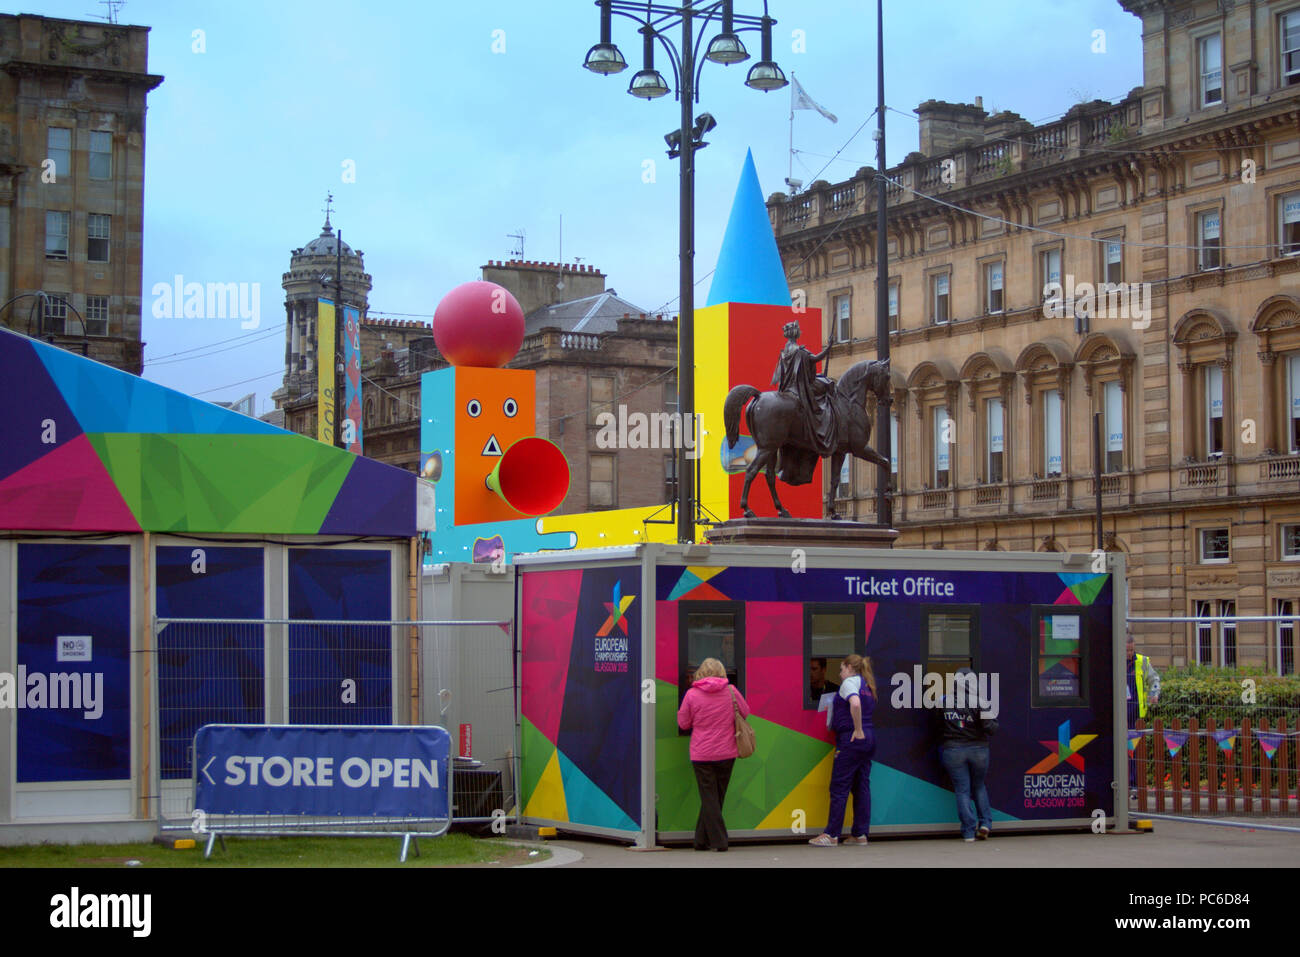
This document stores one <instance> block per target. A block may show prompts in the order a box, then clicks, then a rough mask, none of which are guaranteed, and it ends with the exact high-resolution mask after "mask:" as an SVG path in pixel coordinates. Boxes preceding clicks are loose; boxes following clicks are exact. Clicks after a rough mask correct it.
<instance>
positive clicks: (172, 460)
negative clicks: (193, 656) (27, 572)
mask: <svg viewBox="0 0 1300 957" xmlns="http://www.w3.org/2000/svg"><path fill="white" fill-rule="evenodd" d="M0 382H4V383H5V385H6V387H7V390H8V394H9V396H10V402H11V408H10V410H9V411H8V413H7V414H6V415H5V417H4V423H3V425H0V528H4V529H39V530H43V531H101V532H138V531H142V530H144V531H155V532H209V533H214V532H215V533H245V534H264V535H271V534H279V535H314V534H322V535H324V534H329V535H365V536H375V537H410V536H412V535H415V534H416V531H417V525H418V524H420V523H419V522H418V520H417V502H418V501H419V499H420V498H421V496H422V495H423V496H424V497H425V501H426V504H427V501H428V496H429V495H431V493H432V490H431V489H430V488H428V487H427V486H426V487H425V488H424V489H423V490H421V489H420V485H421V483H420V481H419V479H418V478H416V476H415V475H413V474H412V473H410V472H406V471H404V470H402V469H398V468H393V467H392V466H389V465H383V464H382V463H379V462H375V461H373V460H371V459H366V458H363V457H361V456H357V455H353V454H351V453H349V452H346V451H344V450H343V449H337V448H334V447H333V446H329V445H324V444H322V443H320V442H317V441H315V440H313V439H310V438H307V437H306V436H302V435H297V434H295V433H292V432H286V431H284V430H283V429H277V428H275V427H274V426H271V425H268V424H266V423H265V422H261V421H259V420H257V419H254V418H250V417H249V416H246V415H242V414H241V413H238V412H232V411H230V410H228V409H223V408H221V407H219V406H216V405H213V404H212V403H210V402H203V401H201V400H199V399H195V398H191V397H190V396H187V395H184V394H183V393H180V392H176V391H174V390H172V389H168V388H165V387H163V386H160V385H158V384H157V383H154V382H148V381H146V380H144V379H141V378H139V377H138V376H134V375H131V374H130V373H127V372H122V371H121V370H119V369H114V368H112V367H111V366H106V365H103V364H102V363H99V362H95V361H94V360H92V359H87V358H84V357H82V356H78V355H74V354H73V353H70V352H66V351H64V350H63V349H60V348H57V347H55V346H51V345H47V344H45V343H43V342H39V341H37V340H35V339H29V338H27V337H26V336H22V335H19V334H17V333H14V332H11V331H9V330H6V329H0ZM428 511H429V513H430V514H431V513H432V509H431V508H429V510H428Z"/></svg>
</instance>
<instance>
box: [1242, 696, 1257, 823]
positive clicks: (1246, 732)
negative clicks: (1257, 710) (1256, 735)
mask: <svg viewBox="0 0 1300 957" xmlns="http://www.w3.org/2000/svg"><path fill="white" fill-rule="evenodd" d="M1250 731H1251V728H1250V719H1249V718H1242V719H1241V799H1242V807H1243V808H1244V809H1245V811H1246V813H1247V814H1253V813H1254V811H1255V775H1254V774H1252V773H1251V772H1252V770H1253V769H1252V768H1251V766H1250V761H1251V757H1252V755H1251V753H1250V752H1251V747H1250Z"/></svg>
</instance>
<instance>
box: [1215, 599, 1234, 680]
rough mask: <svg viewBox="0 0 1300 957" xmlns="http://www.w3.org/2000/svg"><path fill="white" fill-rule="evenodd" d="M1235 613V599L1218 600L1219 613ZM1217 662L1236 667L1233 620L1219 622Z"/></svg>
mask: <svg viewBox="0 0 1300 957" xmlns="http://www.w3.org/2000/svg"><path fill="white" fill-rule="evenodd" d="M1236 613H1237V603H1236V602H1235V601H1221V602H1219V615H1220V616H1222V617H1231V616H1232V615H1235V614H1236ZM1219 664H1220V665H1222V666H1223V667H1224V668H1235V667H1237V623H1236V622H1235V621H1221V622H1219Z"/></svg>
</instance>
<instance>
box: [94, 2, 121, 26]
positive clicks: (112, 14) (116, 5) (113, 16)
mask: <svg viewBox="0 0 1300 957" xmlns="http://www.w3.org/2000/svg"><path fill="white" fill-rule="evenodd" d="M125 4H126V0H99V5H100V6H101V7H108V16H104V15H103V14H99V13H92V14H91V16H92V17H94V18H95V19H96V20H107V21H108V22H109V23H117V11H118V10H119V9H120V8H121V7H122V6H124V5H125Z"/></svg>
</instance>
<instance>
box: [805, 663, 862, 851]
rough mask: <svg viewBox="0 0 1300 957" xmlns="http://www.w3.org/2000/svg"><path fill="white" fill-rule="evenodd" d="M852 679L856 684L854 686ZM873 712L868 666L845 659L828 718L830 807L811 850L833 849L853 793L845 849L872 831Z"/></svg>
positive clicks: (841, 830) (841, 829)
mask: <svg viewBox="0 0 1300 957" xmlns="http://www.w3.org/2000/svg"><path fill="white" fill-rule="evenodd" d="M854 679H856V680H854ZM875 707H876V679H875V676H874V675H873V674H872V672H871V662H870V660H869V659H867V658H863V657H862V656H861V655H849V656H848V657H847V658H845V659H844V664H842V665H841V666H840V691H839V693H838V694H837V695H836V696H835V703H834V705H833V708H834V710H833V711H832V713H831V730H832V731H834V732H835V764H834V766H833V767H832V769H831V806H830V814H829V816H828V817H827V820H826V831H825V833H823V834H819V835H818V836H817V837H815V838H813V839H812V840H811V841H809V842H808V843H809V844H812V845H813V846H814V847H834V846H835V845H836V844H838V843H839V838H840V834H841V833H842V832H843V830H844V807H845V805H846V804H847V803H848V797H849V792H850V791H852V792H853V836H852V837H850V838H848V839H847V840H846V841H845V843H846V844H866V843H867V832H868V830H869V829H870V827H871V760H872V758H874V757H875V755H876V735H875V732H874V731H873V730H872V727H871V712H872V711H873V710H874V709H875Z"/></svg>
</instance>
